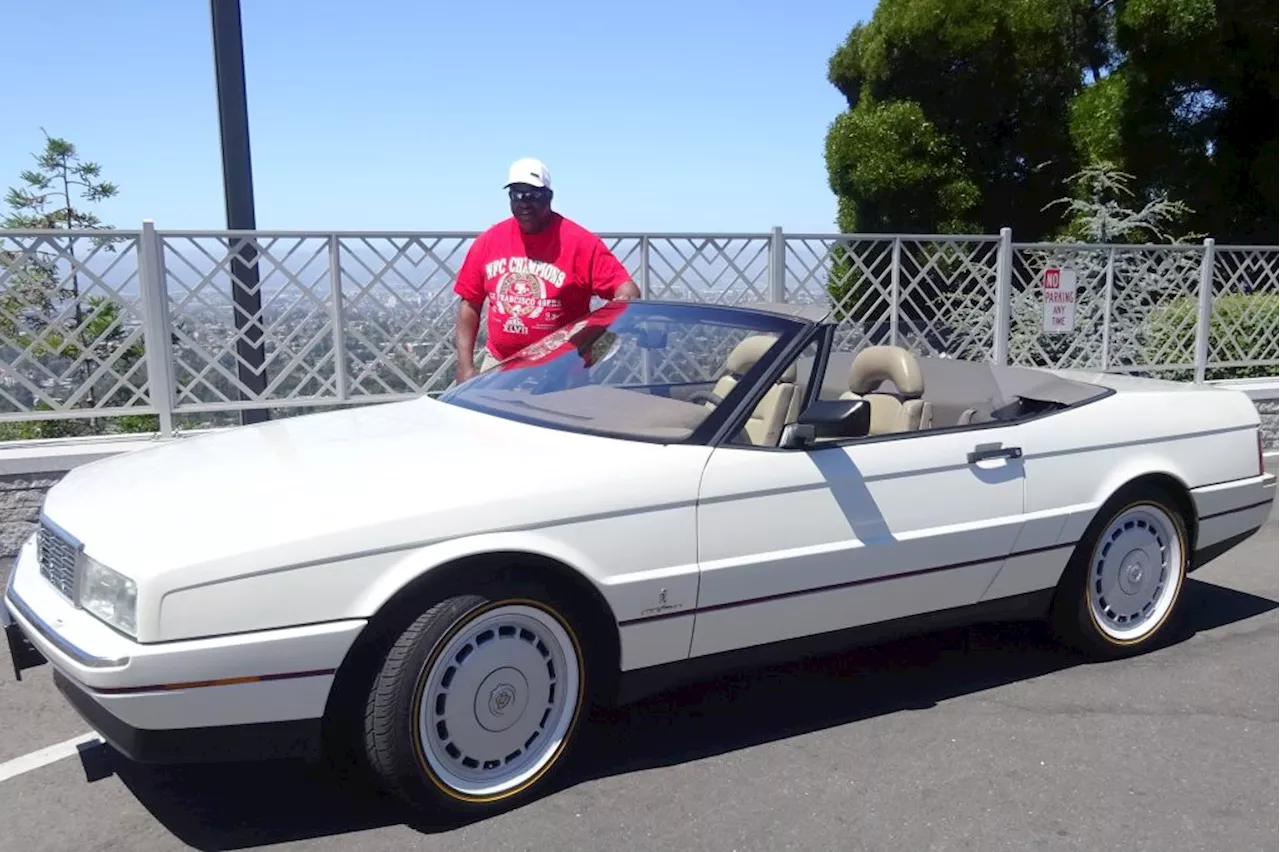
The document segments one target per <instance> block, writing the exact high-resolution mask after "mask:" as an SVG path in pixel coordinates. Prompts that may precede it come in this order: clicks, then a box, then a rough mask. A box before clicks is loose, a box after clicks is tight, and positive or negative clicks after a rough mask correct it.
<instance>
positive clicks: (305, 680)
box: [0, 538, 365, 762]
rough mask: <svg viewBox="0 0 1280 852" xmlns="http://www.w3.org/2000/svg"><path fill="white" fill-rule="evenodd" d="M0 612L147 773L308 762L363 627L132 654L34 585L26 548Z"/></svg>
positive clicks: (96, 725) (137, 649)
mask: <svg viewBox="0 0 1280 852" xmlns="http://www.w3.org/2000/svg"><path fill="white" fill-rule="evenodd" d="M0 608H3V609H6V610H7V612H8V615H9V616H10V617H11V618H12V620H13V622H14V627H15V628H17V629H19V630H20V631H21V633H22V634H23V635H24V636H25V638H26V639H27V640H28V641H29V642H30V644H31V645H32V646H33V647H34V649H35V650H36V651H37V652H38V653H39V654H40V655H41V656H43V657H44V659H46V660H47V661H48V662H49V664H50V665H51V666H52V667H53V669H54V680H55V683H56V685H57V686H58V688H59V690H60V691H61V692H62V694H63V695H64V696H65V697H66V699H67V700H68V702H70V703H71V705H72V706H73V707H74V708H75V709H76V710H77V711H78V712H79V713H80V715H81V716H83V717H84V719H85V721H87V722H88V723H89V724H90V725H91V726H92V727H93V729H94V730H95V731H96V732H97V733H98V734H99V735H100V736H102V738H103V739H104V740H106V741H107V742H109V743H110V744H111V745H112V746H113V747H115V748H116V749H117V750H119V751H120V752H121V753H123V754H125V755H126V756H128V757H130V758H132V759H134V760H138V761H145V762H186V761H203V760H254V759H260V758H266V757H275V756H282V755H283V756H295V755H300V754H306V753H312V752H314V748H315V745H316V742H315V736H316V734H317V732H318V730H319V722H320V719H321V718H322V717H323V715H324V710H325V705H326V703H327V701H328V697H329V690H330V687H331V685H332V683H333V680H334V676H335V674H336V671H337V669H338V667H339V666H340V665H341V662H342V660H343V658H344V657H345V656H346V654H347V651H348V650H349V649H350V647H351V645H352V643H353V642H354V641H355V639H356V637H357V636H358V635H359V633H360V631H361V629H362V628H363V627H364V624H365V622H364V621H362V620H355V621H342V622H333V623H328V624H320V625H311V626H306V627H293V628H284V629H278V630H269V631H261V632H255V633H249V634H238V635H230V636H219V637H215V638H210V639H198V640H187V641H180V642H163V643H153V644H142V643H137V642H133V641H131V640H129V639H128V638H127V637H125V636H122V635H121V634H119V633H117V632H116V631H114V630H112V629H111V628H109V627H107V626H106V625H105V624H103V623H102V622H100V621H98V619H96V618H94V617H93V616H92V615H90V614H89V613H87V612H85V611H83V610H81V609H79V608H77V607H76V606H75V605H74V604H73V603H72V602H71V601H69V600H68V599H66V598H65V597H63V596H62V595H61V594H59V593H58V592H57V591H56V590H55V589H54V588H53V586H52V585H50V584H49V583H48V582H47V581H46V580H45V579H44V578H43V577H42V576H40V573H39V570H38V567H37V565H36V548H35V541H34V538H33V539H32V540H29V541H28V542H27V544H26V545H24V546H23V548H22V549H21V550H20V551H19V553H18V555H17V557H16V558H15V560H14V563H13V568H12V571H11V574H10V578H9V583H8V586H7V588H6V590H5V595H4V605H3V607H0ZM12 629H13V628H9V630H12ZM6 632H8V631H6Z"/></svg>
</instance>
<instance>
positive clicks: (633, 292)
mask: <svg viewBox="0 0 1280 852" xmlns="http://www.w3.org/2000/svg"><path fill="white" fill-rule="evenodd" d="M613 298H614V300H615V301H618V302H629V301H631V300H632V299H639V298H640V288H639V287H637V286H636V282H634V281H625V282H623V284H622V286H620V287H619V288H618V291H617V292H616V293H614V294H613Z"/></svg>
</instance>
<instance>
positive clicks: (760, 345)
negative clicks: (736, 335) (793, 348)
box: [725, 334, 796, 382]
mask: <svg viewBox="0 0 1280 852" xmlns="http://www.w3.org/2000/svg"><path fill="white" fill-rule="evenodd" d="M777 340H778V339H777V338H776V337H769V336H768V335H763V334H756V335H752V336H751V337H748V338H746V339H744V340H743V341H742V342H741V343H739V344H738V345H737V346H735V347H733V351H732V352H730V353H729V359H728V361H727V362H726V363H725V366H726V367H727V368H728V370H729V372H730V373H731V374H733V375H735V376H741V375H744V374H745V373H746V372H747V371H748V370H750V369H751V368H752V367H754V366H755V365H756V362H757V361H759V360H760V359H761V358H762V357H764V353H766V352H768V351H769V347H771V346H773V344H774V343H776V342H777ZM795 380H796V365H795V363H794V362H793V363H792V364H791V365H790V366H789V367H787V370H786V372H785V373H783V374H782V377H781V378H780V379H778V381H781V382H794V381H795Z"/></svg>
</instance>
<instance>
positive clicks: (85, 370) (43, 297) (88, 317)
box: [0, 133, 149, 437]
mask: <svg viewBox="0 0 1280 852" xmlns="http://www.w3.org/2000/svg"><path fill="white" fill-rule="evenodd" d="M34 158H35V161H36V168H34V169H27V170H24V171H23V172H22V173H21V175H20V180H21V185H20V186H17V187H10V189H9V190H8V193H7V194H6V195H5V204H6V205H7V206H8V208H9V211H10V212H9V214H8V215H7V216H6V217H5V218H4V220H3V227H5V228H9V229H20V230H80V231H84V230H88V231H110V230H112V226H111V225H107V224H104V223H103V222H102V220H101V219H100V218H99V216H98V215H97V214H96V213H95V212H93V211H92V210H90V209H88V208H87V207H86V206H84V205H88V204H95V203H98V202H101V201H104V200H106V199H108V198H112V197H114V196H115V195H117V194H118V192H119V188H118V187H117V186H116V184H114V183H112V182H111V181H107V180H103V179H102V178H101V175H102V167H101V166H100V165H99V164H98V163H95V162H91V161H86V160H83V159H82V158H81V157H80V155H79V153H78V151H77V149H76V146H75V145H73V144H72V143H71V142H68V141H67V140H65V139H62V138H58V137H54V136H50V135H49V134H48V133H45V147H44V150H43V151H41V152H40V153H38V154H35V155H34ZM91 242H92V243H93V244H94V247H95V249H97V250H105V251H108V252H110V251H114V250H115V246H114V245H112V242H113V241H112V240H111V238H110V237H106V236H104V237H102V238H93V239H91ZM76 243H77V239H76V238H74V237H71V236H68V237H67V238H66V239H65V240H57V241H54V240H51V239H40V238H36V239H31V240H27V241H26V242H25V244H24V245H23V248H22V250H20V251H9V252H6V254H5V257H4V258H3V261H4V263H5V265H6V266H7V267H9V276H8V282H7V284H6V286H5V288H4V290H3V291H2V292H0V337H3V338H5V339H7V340H9V341H11V342H12V343H14V344H16V345H17V346H18V347H20V349H21V352H22V356H21V357H22V358H24V359H26V360H28V361H31V360H34V359H37V358H38V359H42V360H43V361H45V362H59V363H60V364H65V368H64V369H70V368H71V367H72V366H75V367H76V369H75V370H74V372H75V373H76V374H77V375H78V381H79V382H80V383H82V384H83V385H87V386H88V393H87V401H88V404H89V406H90V407H93V406H94V405H95V404H96V402H95V401H96V399H97V395H98V393H99V387H98V386H97V385H96V384H95V383H94V381H93V377H94V373H95V371H96V370H97V369H98V367H100V366H101V365H102V364H104V363H111V365H112V368H113V369H117V370H124V371H126V372H127V370H128V369H129V368H130V367H131V366H132V365H133V364H135V363H136V362H137V361H138V360H140V359H141V358H142V357H143V355H144V352H143V347H142V344H141V343H140V342H134V343H133V344H132V345H129V346H125V345H124V344H125V340H126V337H127V334H128V333H127V331H126V329H125V327H124V325H123V314H124V311H123V310H122V307H121V305H120V303H119V302H118V301H117V300H116V299H114V298H111V297H104V296H97V295H94V296H90V297H88V298H85V296H84V294H83V293H82V292H81V286H80V282H81V273H80V271H79V264H80V262H81V259H80V258H79V257H78V255H77V252H76ZM42 246H50V247H51V249H50V248H41V247H42ZM63 267H67V268H68V269H69V274H67V273H64V272H63V271H62V269H63ZM68 302H69V303H70V304H69V305H68ZM45 367H46V368H47V369H48V368H50V364H49V363H46V364H45ZM53 371H54V372H55V373H56V372H58V371H57V370H56V369H54V370H53ZM111 384H113V382H107V385H108V387H110V385H111ZM33 405H34V407H35V408H36V409H45V410H47V409H48V407H49V406H48V405H47V404H44V403H43V401H40V400H35V401H33ZM135 419H136V418H130V420H135ZM148 425H149V423H148V422H145V421H144V422H141V423H136V422H134V423H127V424H126V426H131V427H133V428H145V427H147V426H148ZM27 431H29V432H31V437H52V436H55V435H65V434H82V433H84V432H85V431H93V432H98V431H102V424H100V423H98V422H97V421H90V422H89V423H87V424H86V423H84V422H83V421H72V422H63V423H58V422H55V421H41V422H39V423H37V424H35V426H33V427H32V428H31V429H29V430H27Z"/></svg>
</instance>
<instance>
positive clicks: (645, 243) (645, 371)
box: [636, 234, 654, 385]
mask: <svg viewBox="0 0 1280 852" xmlns="http://www.w3.org/2000/svg"><path fill="white" fill-rule="evenodd" d="M636 285H637V286H638V287H639V288H640V298H641V299H648V298H649V237H648V235H645V234H642V235H641V236H640V280H639V281H637V282H636ZM653 361H654V354H653V350H652V349H649V348H645V349H642V350H640V381H642V382H644V383H645V384H646V385H647V384H651V383H652V382H653Z"/></svg>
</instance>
